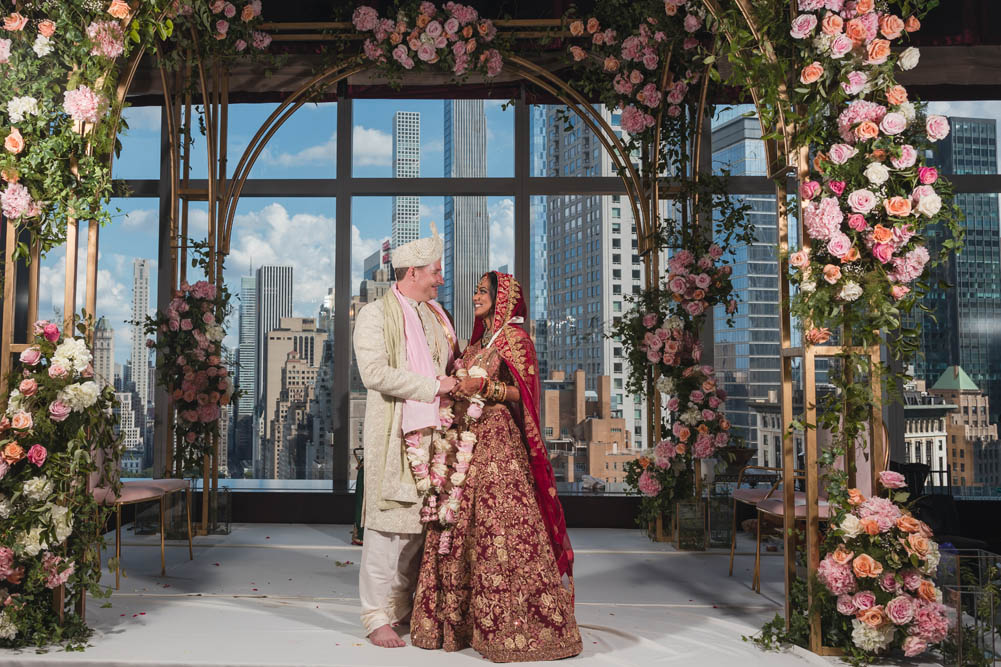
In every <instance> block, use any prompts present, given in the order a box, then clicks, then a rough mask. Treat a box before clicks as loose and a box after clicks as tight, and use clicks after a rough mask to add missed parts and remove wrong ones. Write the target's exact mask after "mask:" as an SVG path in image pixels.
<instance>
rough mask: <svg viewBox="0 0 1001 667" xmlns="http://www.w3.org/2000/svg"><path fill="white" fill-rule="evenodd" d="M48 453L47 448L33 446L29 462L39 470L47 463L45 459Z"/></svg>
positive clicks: (29, 451)
mask: <svg viewBox="0 0 1001 667" xmlns="http://www.w3.org/2000/svg"><path fill="white" fill-rule="evenodd" d="M48 454H49V453H48V452H47V451H46V449H45V447H42V446H41V445H32V446H31V449H29V450H28V461H29V462H30V463H34V464H35V465H36V466H38V467H39V468H41V467H42V464H43V463H45V457H46V456H48Z"/></svg>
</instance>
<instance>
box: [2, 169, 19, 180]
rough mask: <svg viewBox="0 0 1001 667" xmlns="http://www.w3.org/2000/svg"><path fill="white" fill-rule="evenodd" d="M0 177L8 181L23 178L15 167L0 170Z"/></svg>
mask: <svg viewBox="0 0 1001 667" xmlns="http://www.w3.org/2000/svg"><path fill="white" fill-rule="evenodd" d="M0 178H2V179H3V180H5V181H7V182H8V183H17V182H18V181H19V180H21V177H20V176H19V175H18V173H17V172H16V171H15V170H13V169H3V170H0Z"/></svg>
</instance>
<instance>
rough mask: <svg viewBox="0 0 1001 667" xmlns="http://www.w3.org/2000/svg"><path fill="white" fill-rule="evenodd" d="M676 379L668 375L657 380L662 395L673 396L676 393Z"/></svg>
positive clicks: (658, 389)
mask: <svg viewBox="0 0 1001 667" xmlns="http://www.w3.org/2000/svg"><path fill="white" fill-rule="evenodd" d="M674 389H675V387H674V378H672V377H668V376H666V375H661V376H660V377H659V378H657V391H659V392H660V393H662V394H673V393H674Z"/></svg>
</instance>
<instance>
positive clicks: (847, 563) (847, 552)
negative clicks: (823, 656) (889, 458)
mask: <svg viewBox="0 0 1001 667" xmlns="http://www.w3.org/2000/svg"><path fill="white" fill-rule="evenodd" d="M880 483H881V485H882V486H883V487H884V489H886V491H887V497H885V498H884V497H880V496H874V497H872V498H868V499H867V498H865V497H863V496H862V494H861V493H859V492H858V490H857V489H852V490H851V491H850V496H849V503H850V506H851V511H849V512H845V513H844V516H843V517H842V518H841V520H840V521H839V522H838V523H837V527H836V529H835V530H833V531H831V532H830V534H829V535H828V539H827V547H828V548H829V549H830V550H829V551H828V553H827V555H826V556H825V557H824V559H823V560H822V561H821V562H820V567H819V569H818V570H817V578H818V580H819V581H820V583H822V584H823V586H824V589H825V591H826V593H827V595H826V596H825V598H824V602H823V604H824V605H825V606H826V607H827V608H828V609H829V612H830V613H829V614H828V617H829V618H832V619H837V620H835V621H834V622H833V625H834V627H833V628H828V629H829V631H830V632H832V633H834V632H838V633H840V634H841V635H843V636H844V637H848V636H850V638H851V642H852V643H853V644H854V645H855V646H856V647H858V648H859V649H860V650H862V651H864V652H865V653H868V654H877V653H884V652H886V651H887V650H889V649H890V648H892V647H899V648H901V649H903V651H904V655H905V656H907V657H914V656H917V655H920V654H921V653H924V652H925V651H926V650H928V648H929V647H931V646H933V645H935V644H938V643H939V642H941V641H943V640H944V639H945V638H946V635H947V633H948V630H949V625H950V623H949V620H948V617H947V611H946V607H945V605H943V604H942V591H941V590H939V588H938V587H937V586H936V585H935V583H934V581H933V580H932V577H934V576H935V573H936V569H937V567H938V562H939V551H938V544H936V543H935V542H934V541H933V540H932V539H931V536H932V532H931V529H930V528H929V527H928V525H927V524H925V523H924V522H923V521H919V520H917V519H915V518H914V517H913V516H911V514H910V512H908V511H907V510H906V509H904V508H902V507H901V505H900V503H902V502H905V501H906V500H907V496H908V494H907V492H905V491H895V490H896V489H900V488H902V487H904V486H905V485H906V484H905V482H904V477H903V475H901V474H900V473H897V472H889V471H886V472H883V473H881V474H880ZM835 612H836V613H835Z"/></svg>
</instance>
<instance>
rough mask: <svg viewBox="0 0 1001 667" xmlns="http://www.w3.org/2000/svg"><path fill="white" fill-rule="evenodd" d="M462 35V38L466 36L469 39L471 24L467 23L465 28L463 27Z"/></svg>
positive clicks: (471, 29)
mask: <svg viewBox="0 0 1001 667" xmlns="http://www.w3.org/2000/svg"><path fill="white" fill-rule="evenodd" d="M462 36H463V37H464V38H466V39H469V38H470V37H472V36H473V26H471V25H467V26H466V27H465V28H463V29H462Z"/></svg>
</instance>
